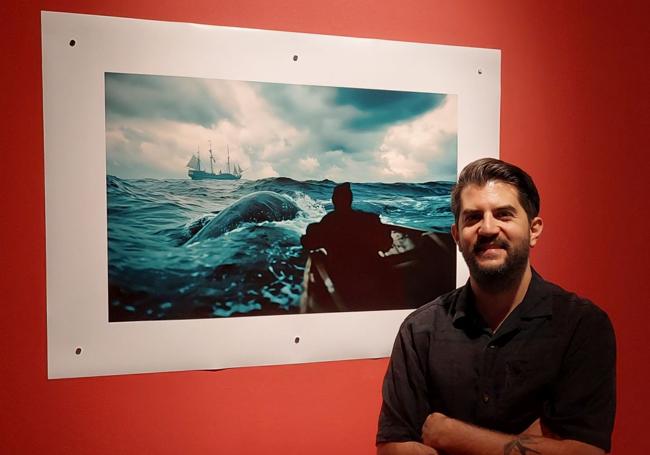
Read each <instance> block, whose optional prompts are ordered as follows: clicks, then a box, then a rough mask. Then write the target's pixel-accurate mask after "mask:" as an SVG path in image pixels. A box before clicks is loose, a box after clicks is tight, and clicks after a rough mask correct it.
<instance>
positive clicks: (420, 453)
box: [377, 412, 605, 455]
mask: <svg viewBox="0 0 650 455" xmlns="http://www.w3.org/2000/svg"><path fill="white" fill-rule="evenodd" d="M422 441H423V443H419V442H415V441H409V442H391V443H385V444H380V445H379V446H378V447H377V455H493V454H494V455H602V454H604V453H605V452H604V451H603V450H602V449H600V448H598V447H595V446H592V445H590V444H586V443H584V442H580V441H575V440H571V439H559V438H557V437H556V436H555V435H553V434H552V433H550V432H549V431H548V430H547V429H546V428H545V427H544V426H543V425H542V424H541V423H540V421H539V419H538V420H536V421H535V423H533V424H532V425H531V426H530V427H529V428H528V429H527V430H526V431H524V432H523V433H521V434H519V435H508V434H504V433H499V432H496V431H491V430H486V429H484V428H480V427H476V426H474V425H470V424H467V423H465V422H461V421H460V420H456V419H452V418H450V417H447V416H445V415H444V414H441V413H437V412H436V413H433V414H431V415H429V417H427V420H426V421H425V422H424V425H423V427H422Z"/></svg>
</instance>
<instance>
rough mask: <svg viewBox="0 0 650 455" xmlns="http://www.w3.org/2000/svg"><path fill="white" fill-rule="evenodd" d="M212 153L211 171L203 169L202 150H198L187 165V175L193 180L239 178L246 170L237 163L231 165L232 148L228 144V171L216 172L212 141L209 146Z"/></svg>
mask: <svg viewBox="0 0 650 455" xmlns="http://www.w3.org/2000/svg"><path fill="white" fill-rule="evenodd" d="M209 153H210V172H208V171H207V169H205V170H203V169H201V152H199V151H198V150H197V151H196V155H192V158H190V160H189V161H188V163H187V165H186V167H187V168H188V169H187V175H188V176H189V177H190V178H191V179H192V180H239V179H240V178H241V176H242V174H243V173H244V170H243V169H242V168H241V167H240V166H239V164H237V163H235V164H233V166H232V169H231V166H230V149H229V148H228V146H226V153H227V160H226V171H225V172H224V171H222V170H221V169H219V172H214V163H215V159H214V156H213V155H212V143H210V148H209Z"/></svg>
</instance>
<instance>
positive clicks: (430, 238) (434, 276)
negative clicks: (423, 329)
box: [300, 225, 456, 313]
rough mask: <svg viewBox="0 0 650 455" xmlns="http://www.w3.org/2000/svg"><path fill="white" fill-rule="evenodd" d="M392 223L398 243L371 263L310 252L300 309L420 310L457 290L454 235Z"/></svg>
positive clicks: (319, 310)
mask: <svg viewBox="0 0 650 455" xmlns="http://www.w3.org/2000/svg"><path fill="white" fill-rule="evenodd" d="M387 227H388V228H390V229H391V236H392V238H393V246H392V247H391V249H390V250H389V251H387V252H385V253H383V255H382V256H378V259H377V260H376V261H375V260H373V261H372V265H371V266H369V267H358V266H357V267H355V266H351V264H350V263H349V262H347V263H346V264H345V265H344V266H343V267H341V266H337V265H336V264H332V263H331V261H329V260H328V257H327V253H326V252H325V251H324V250H322V249H319V250H314V251H310V253H309V257H308V259H307V263H306V265H305V272H304V275H303V293H302V296H301V299H300V310H301V312H302V313H325V312H336V311H371V310H396V309H409V308H417V307H419V306H421V305H423V304H425V303H427V302H429V301H431V300H433V299H435V298H436V297H438V296H439V295H442V294H444V293H446V292H449V291H451V290H453V289H455V288H456V245H455V243H454V241H453V238H452V236H451V234H449V233H435V232H426V231H423V230H419V229H413V228H409V227H405V226H398V225H387ZM355 265H357V264H355Z"/></svg>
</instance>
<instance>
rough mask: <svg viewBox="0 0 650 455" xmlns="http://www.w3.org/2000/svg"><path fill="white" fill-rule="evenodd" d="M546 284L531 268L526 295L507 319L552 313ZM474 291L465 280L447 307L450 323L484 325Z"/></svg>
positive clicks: (458, 325) (533, 317) (524, 318)
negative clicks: (456, 295) (454, 298)
mask: <svg viewBox="0 0 650 455" xmlns="http://www.w3.org/2000/svg"><path fill="white" fill-rule="evenodd" d="M547 286H548V284H547V283H546V281H544V279H543V278H542V277H541V276H540V275H539V274H538V273H537V272H536V271H535V269H532V278H531V280H530V284H529V285H528V289H527V290H526V295H525V296H524V299H523V300H522V301H521V303H520V304H519V305H517V308H515V309H514V311H513V312H512V314H511V315H510V316H508V318H507V319H516V320H531V319H535V318H539V317H547V316H551V315H552V306H551V301H550V300H549V299H548V296H549V294H550V293H549V292H548V290H547V289H546V288H547ZM474 302H475V300H474V292H473V291H472V286H471V285H470V283H469V280H467V283H465V286H463V287H462V288H461V290H460V293H459V294H458V297H457V299H456V300H455V301H454V302H452V304H451V306H450V308H449V314H450V316H451V318H452V324H453V325H454V327H456V328H466V327H468V326H473V327H477V324H478V325H483V326H484V325H485V324H484V322H483V320H482V317H481V315H480V314H479V313H478V311H477V310H476V305H475V303H474Z"/></svg>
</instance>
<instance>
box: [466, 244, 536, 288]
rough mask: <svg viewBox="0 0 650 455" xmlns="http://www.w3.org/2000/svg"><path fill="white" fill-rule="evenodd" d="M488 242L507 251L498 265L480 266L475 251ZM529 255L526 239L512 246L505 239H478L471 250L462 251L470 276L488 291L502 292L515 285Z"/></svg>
mask: <svg viewBox="0 0 650 455" xmlns="http://www.w3.org/2000/svg"><path fill="white" fill-rule="evenodd" d="M490 242H493V243H496V245H497V246H499V247H500V248H503V249H504V250H506V253H508V254H507V256H506V260H505V261H504V262H503V264H501V265H500V266H498V267H482V266H480V265H479V263H478V261H477V260H476V253H477V252H478V251H480V249H481V246H482V245H483V244H484V243H490ZM529 255H530V247H529V246H528V241H527V240H526V241H525V243H524V242H522V244H520V245H517V246H512V245H511V244H509V243H507V242H505V241H496V242H494V241H493V240H491V239H488V240H484V241H480V240H479V241H478V242H477V243H476V245H475V247H474V249H473V250H472V251H470V252H465V251H463V258H464V259H465V262H466V263H467V267H468V268H469V274H470V276H471V277H472V279H473V280H474V281H475V282H476V284H478V285H479V286H480V287H481V289H483V290H484V291H486V292H490V293H496V292H502V291H505V290H508V289H512V288H513V287H515V286H516V285H517V284H518V283H519V281H520V280H521V277H522V276H523V274H524V272H525V271H526V265H527V264H528V257H529Z"/></svg>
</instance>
